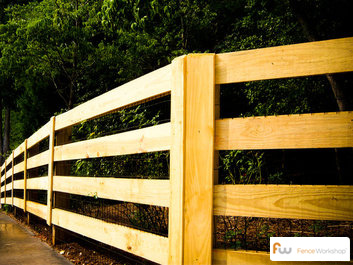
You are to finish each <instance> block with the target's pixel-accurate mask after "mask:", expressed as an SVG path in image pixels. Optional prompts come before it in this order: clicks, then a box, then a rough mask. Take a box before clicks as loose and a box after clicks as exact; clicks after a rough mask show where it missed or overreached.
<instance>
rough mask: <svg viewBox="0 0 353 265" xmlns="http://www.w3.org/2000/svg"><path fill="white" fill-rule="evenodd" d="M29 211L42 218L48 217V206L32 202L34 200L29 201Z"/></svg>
mask: <svg viewBox="0 0 353 265" xmlns="http://www.w3.org/2000/svg"><path fill="white" fill-rule="evenodd" d="M26 203H27V212H30V213H31V214H34V215H36V216H38V217H40V218H42V219H46V218H47V206H46V205H43V204H40V203H37V202H32V201H27V202H26Z"/></svg>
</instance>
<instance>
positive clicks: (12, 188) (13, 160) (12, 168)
mask: <svg viewBox="0 0 353 265" xmlns="http://www.w3.org/2000/svg"><path fill="white" fill-rule="evenodd" d="M11 157H12V167H11V183H12V187H11V190H12V191H11V197H12V202H11V204H12V206H13V202H14V201H13V199H14V197H13V190H14V183H13V175H14V173H13V172H14V164H15V156H14V151H12V156H11Z"/></svg>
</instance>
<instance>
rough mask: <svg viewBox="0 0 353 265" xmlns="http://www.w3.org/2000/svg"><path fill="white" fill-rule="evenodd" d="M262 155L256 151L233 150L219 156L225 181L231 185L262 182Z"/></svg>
mask: <svg viewBox="0 0 353 265" xmlns="http://www.w3.org/2000/svg"><path fill="white" fill-rule="evenodd" d="M263 155H264V154H263V153H262V152H257V151H239V150H234V151H230V152H227V153H225V155H224V156H221V161H222V165H223V169H224V170H225V171H226V180H227V181H228V182H229V183H232V184H249V183H259V184H261V183H262V182H263V178H262V166H263Z"/></svg>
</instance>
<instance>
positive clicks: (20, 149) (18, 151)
mask: <svg viewBox="0 0 353 265" xmlns="http://www.w3.org/2000/svg"><path fill="white" fill-rule="evenodd" d="M24 150H25V142H23V143H22V144H20V145H19V146H18V147H17V148H16V149H15V150H14V156H15V158H16V157H18V156H19V155H20V154H22V153H23V151H24Z"/></svg>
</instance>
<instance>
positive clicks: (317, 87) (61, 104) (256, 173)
mask: <svg viewBox="0 0 353 265" xmlns="http://www.w3.org/2000/svg"><path fill="white" fill-rule="evenodd" d="M335 3H336V2H334V1H328V0H324V1H320V0H315V1H309V0H303V1H300V4H301V6H302V9H303V15H304V16H305V17H307V19H308V22H309V24H310V26H311V29H312V31H313V32H316V33H317V34H316V36H317V37H318V38H319V39H329V38H337V37H345V36H352V28H351V27H349V26H348V25H350V24H351V23H349V22H350V20H351V16H350V14H349V10H351V9H350V8H349V7H350V1H349V0H338V2H337V4H335ZM304 41H307V39H306V37H305V34H303V30H302V28H301V27H300V24H299V23H298V18H297V16H296V14H295V12H294V11H293V8H292V7H291V5H290V2H289V1H287V0H286V1H280V0H236V1H225V0H220V1H214V0H204V1H195V0H194V1H166V0H150V1H128V0H101V1H93V0H88V1H83V0H78V1H69V0H43V1H28V0H23V1H10V0H3V1H1V3H0V87H1V89H0V100H1V102H2V103H4V105H7V106H11V109H12V114H13V115H12V116H13V118H12V120H11V121H12V126H11V127H12V129H13V130H11V147H16V146H17V143H19V142H22V140H23V139H25V138H26V137H28V136H29V135H31V134H32V133H33V132H34V131H36V130H37V129H38V128H40V127H41V126H42V125H43V124H44V123H45V122H46V121H47V120H49V118H50V116H52V115H53V113H56V112H57V111H58V110H67V109H70V108H72V107H74V106H75V105H76V104H79V103H81V102H85V101H87V100H89V99H91V98H92V97H95V96H97V95H100V94H102V93H104V92H106V91H108V90H110V89H112V88H114V87H116V86H119V85H121V84H123V83H126V82H128V81H130V80H132V79H135V78H136V77H138V76H141V75H143V74H145V73H147V72H150V71H152V70H155V69H157V68H159V67H161V66H164V65H166V64H168V63H170V62H171V61H172V60H173V59H174V58H175V57H177V56H179V55H182V54H186V53H191V52H230V51H232V52H233V51H238V50H247V49H254V48H261V47H270V46H277V45H285V44H293V43H298V42H304ZM344 82H345V84H346V86H347V87H350V84H351V83H352V82H351V81H348V82H346V80H344ZM349 91H351V90H349ZM349 93H350V94H349V95H351V94H352V93H351V92H349ZM352 98H353V97H352ZM221 101H222V104H221V105H222V109H221V114H222V117H237V116H253V115H277V114H291V113H305V112H320V111H334V110H336V109H337V106H336V102H335V100H334V97H333V94H332V91H331V90H330V86H329V84H328V82H327V80H325V78H323V77H315V78H312V77H310V78H300V79H284V80H266V81H259V82H248V83H243V84H233V85H227V86H222V89H221ZM158 115H159V116H158ZM162 116H163V115H162V113H160V114H158V113H151V112H150V111H149V110H147V111H146V110H142V109H138V108H137V109H130V110H125V111H121V112H119V113H118V114H116V115H115V116H113V118H112V117H110V118H105V117H103V118H101V119H99V120H97V121H88V122H85V123H82V124H81V125H79V126H78V127H76V128H74V132H73V138H74V140H78V139H82V138H84V139H92V138H96V137H100V136H103V135H105V131H110V132H119V131H122V130H125V129H127V128H130V127H135V128H141V127H144V126H146V125H153V124H156V123H157V120H158V119H160V118H161V117H162ZM163 117H164V116H163ZM109 119H110V120H109ZM144 156H145V157H144ZM142 157H144V159H145V160H148V159H152V160H153V161H162V160H165V161H167V160H168V159H169V157H168V155H166V154H165V153H154V154H150V155H142ZM152 160H151V161H152ZM97 161H98V160H97ZM97 161H93V160H92V161H89V162H86V161H84V160H79V161H77V162H76V164H75V169H74V171H75V172H74V173H76V174H83V175H87V174H89V175H99V174H100V172H104V174H105V175H116V174H128V173H129V172H126V171H124V170H123V169H122V168H123V166H128V167H130V166H132V165H133V164H134V163H135V162H136V160H134V159H131V157H130V156H126V157H125V156H124V157H122V158H121V160H119V161H114V159H112V160H109V159H101V160H100V161H99V162H97ZM122 161H123V162H122ZM266 161H268V157H267V155H266V154H263V153H262V152H260V151H253V152H245V151H231V152H229V153H227V152H224V153H223V155H222V163H224V164H221V170H223V171H224V172H226V173H227V174H228V177H227V181H228V182H230V183H253V182H254V183H267V182H276V183H282V182H283V181H284V180H285V172H283V171H281V170H280V169H278V168H276V169H273V170H270V166H269V165H267V164H266ZM136 163H137V162H136ZM165 164H166V163H165V162H157V163H154V162H151V165H148V166H147V165H146V164H145V165H144V166H142V168H143V170H146V171H145V172H143V170H141V171H137V172H135V173H136V174H138V175H156V176H162V175H164V174H165V171H166V166H165ZM167 167H168V166H167ZM162 172H163V173H162ZM130 173H132V170H130Z"/></svg>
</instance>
